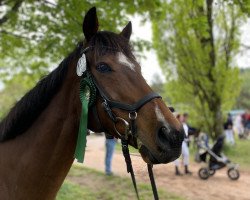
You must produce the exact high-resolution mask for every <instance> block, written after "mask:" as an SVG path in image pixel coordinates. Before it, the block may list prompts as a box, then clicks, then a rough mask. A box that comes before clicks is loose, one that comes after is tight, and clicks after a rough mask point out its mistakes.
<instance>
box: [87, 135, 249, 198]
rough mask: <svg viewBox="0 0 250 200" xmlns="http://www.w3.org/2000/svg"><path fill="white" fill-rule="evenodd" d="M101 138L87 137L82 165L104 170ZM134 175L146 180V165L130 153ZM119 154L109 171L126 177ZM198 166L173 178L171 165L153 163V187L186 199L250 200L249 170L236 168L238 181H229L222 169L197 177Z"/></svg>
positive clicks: (121, 157) (122, 159)
mask: <svg viewBox="0 0 250 200" xmlns="http://www.w3.org/2000/svg"><path fill="white" fill-rule="evenodd" d="M104 153H105V149H104V137H101V136H98V137H96V136H89V137H88V147H87V151H86V156H85V161H84V166H87V167H90V168H94V169H97V170H101V171H103V170H104ZM132 162H133V166H134V170H135V175H136V177H137V180H138V181H142V182H148V183H149V179H148V176H147V168H146V164H145V163H144V161H143V160H142V159H141V158H140V157H139V156H137V155H132ZM125 167H126V166H125V162H124V158H123V156H122V154H120V153H117V152H116V153H115V154H114V159H113V172H114V173H115V174H116V175H119V176H128V177H129V174H127V173H126V168H125ZM199 168H200V165H198V164H196V163H192V165H191V167H190V169H191V170H192V171H193V175H192V176H183V177H176V176H175V175H174V166H173V164H172V163H171V164H168V165H156V166H154V173H155V178H156V183H157V186H159V187H160V188H162V189H164V188H165V189H167V190H168V191H170V192H173V193H175V194H178V195H180V196H183V197H185V198H187V199H188V200H234V199H235V200H236V199H237V200H250V172H249V171H248V172H246V171H240V173H241V177H240V179H239V180H238V181H230V180H229V178H228V177H227V175H226V170H224V169H223V170H220V171H217V172H216V174H215V176H214V177H212V178H210V179H208V180H207V181H203V180H200V179H199V177H198V175H197V171H198V169H199Z"/></svg>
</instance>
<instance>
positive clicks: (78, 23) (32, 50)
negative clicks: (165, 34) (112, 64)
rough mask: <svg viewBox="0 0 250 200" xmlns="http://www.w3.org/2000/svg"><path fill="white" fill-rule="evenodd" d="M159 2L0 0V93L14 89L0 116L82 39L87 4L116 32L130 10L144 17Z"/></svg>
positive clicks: (142, 44)
mask: <svg viewBox="0 0 250 200" xmlns="http://www.w3.org/2000/svg"><path fill="white" fill-rule="evenodd" d="M158 5H159V0H156V1H151V0H136V1H127V0H123V1H116V0H109V1H99V0H86V1H79V0H71V1H67V0H60V1H59V0H54V1H53V0H52V1H51V0H50V1H37V0H27V1H24V0H16V1H5V0H3V1H0V12H1V15H0V44H1V45H0V81H1V82H2V81H4V83H5V87H6V88H5V90H4V91H3V92H1V94H0V96H1V97H2V96H3V95H4V96H8V95H10V94H12V92H10V90H12V88H13V87H14V89H13V92H15V95H11V96H9V97H3V98H5V99H4V100H3V99H2V100H1V111H0V112H1V114H0V116H3V115H4V114H5V113H6V111H7V108H9V106H10V105H12V104H13V103H14V102H15V101H16V100H17V99H19V98H20V97H21V95H23V92H24V91H26V90H27V89H28V88H30V87H31V86H33V85H34V83H35V82H37V81H38V80H39V79H40V77H42V76H43V75H44V74H47V73H48V72H49V71H50V70H51V69H53V68H55V67H56V66H58V64H59V62H60V61H61V60H62V59H63V58H64V57H66V56H67V55H68V54H69V53H70V52H71V51H73V49H74V48H75V46H76V45H77V43H78V42H80V41H82V40H83V39H84V36H83V33H82V21H83V17H84V15H85V13H86V12H87V11H88V9H89V8H91V7H93V6H96V7H97V14H98V17H99V23H100V30H109V31H115V32H119V31H121V29H122V28H123V27H124V26H125V25H126V24H127V23H128V16H129V15H133V14H134V13H137V14H140V15H141V16H144V17H145V18H146V17H147V16H148V15H149V13H150V11H151V9H154V8H156V7H157V6H158ZM132 42H133V43H134V44H135V45H136V48H135V49H136V50H139V51H141V50H142V49H143V48H144V47H149V44H148V43H147V42H146V41H143V40H141V41H132ZM17 77H18V78H17ZM27 82H29V83H28V84H27ZM15 87H16V88H17V89H15ZM21 88H22V89H21Z"/></svg>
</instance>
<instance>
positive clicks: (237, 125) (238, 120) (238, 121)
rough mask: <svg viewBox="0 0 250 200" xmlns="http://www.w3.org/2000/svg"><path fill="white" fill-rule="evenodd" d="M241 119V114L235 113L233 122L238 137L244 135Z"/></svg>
mask: <svg viewBox="0 0 250 200" xmlns="http://www.w3.org/2000/svg"><path fill="white" fill-rule="evenodd" d="M242 121H243V120H242V117H241V115H237V116H236V118H235V122H234V129H235V131H236V132H237V134H238V137H239V138H243V137H244V127H243V123H242Z"/></svg>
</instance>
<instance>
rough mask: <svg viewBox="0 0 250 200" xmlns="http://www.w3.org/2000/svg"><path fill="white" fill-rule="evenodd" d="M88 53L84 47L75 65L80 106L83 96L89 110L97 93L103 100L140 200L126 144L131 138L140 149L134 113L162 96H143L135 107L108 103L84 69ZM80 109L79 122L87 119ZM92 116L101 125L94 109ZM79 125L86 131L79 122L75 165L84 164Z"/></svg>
mask: <svg viewBox="0 0 250 200" xmlns="http://www.w3.org/2000/svg"><path fill="white" fill-rule="evenodd" d="M89 49H90V47H87V48H85V49H84V50H83V51H81V53H82V57H81V58H80V59H79V61H78V64H77V74H78V76H81V82H80V99H81V102H82V104H83V103H85V102H86V101H85V98H84V97H83V96H84V95H85V96H86V94H87V96H88V97H87V99H88V100H89V103H88V107H91V106H92V107H95V106H94V102H95V101H96V96H97V92H99V94H100V97H101V98H102V107H103V109H104V110H105V112H106V113H107V114H108V116H109V118H110V119H111V120H112V121H113V123H114V130H115V132H116V133H117V134H118V135H119V137H120V138H121V145H122V152H123V156H124V159H125V162H126V166H127V172H128V173H130V175H131V179H132V182H133V186H134V189H135V192H136V196H137V199H138V200H139V199H140V198H139V193H138V189H137V185H136V179H135V175H134V170H133V166H132V161H131V157H130V153H129V147H128V141H129V137H132V139H133V141H134V144H135V145H136V146H137V148H138V149H140V147H141V141H140V140H139V138H138V134H137V126H136V119H137V112H138V111H139V109H140V108H142V107H143V106H144V105H145V104H147V103H148V102H150V101H151V100H153V99H155V98H161V96H160V95H159V94H157V93H155V92H152V93H149V94H148V95H146V96H144V97H143V98H142V99H139V100H138V101H137V102H136V103H134V104H126V103H121V102H118V101H113V100H110V99H109V98H108V96H107V95H106V93H105V91H104V90H103V89H102V88H101V87H100V86H99V85H98V83H97V81H96V80H95V77H94V76H93V75H92V73H91V72H90V70H89V69H87V64H86V63H87V62H86V56H85V53H86V52H87V51H88V50H89ZM86 88H87V90H86ZM85 107H86V103H85V104H84V105H83V108H85ZM83 108H82V115H81V118H82V117H84V116H85V115H86V112H85V111H84V109H83ZM113 108H118V109H121V110H125V111H128V118H129V122H127V121H126V120H125V119H123V118H121V117H119V116H116V115H115V113H114V112H113V111H112V109H113ZM85 110H86V109H85ZM94 112H95V114H94V115H95V116H96V117H95V118H97V119H98V123H100V120H99V117H98V113H97V109H96V108H95V109H94ZM83 113H84V114H83ZM85 119H86V118H85ZM81 120H82V119H81ZM119 122H120V123H123V125H124V133H120V132H119V131H118V129H117V127H116V126H117V124H118V123H119ZM82 123H84V128H86V129H87V127H86V122H82V121H80V128H79V134H78V141H77V147H76V153H75V155H77V156H80V159H78V161H83V158H84V156H81V155H79V154H78V153H79V152H82V150H83V151H85V146H86V138H85V140H82V138H83V137H84V133H83V127H82ZM99 126H100V127H102V125H101V124H99ZM104 131H105V130H104ZM85 137H86V136H85ZM79 139H81V140H82V141H79ZM147 166H148V173H149V178H150V182H151V186H152V190H153V194H154V199H155V200H158V199H159V198H158V193H157V188H156V184H155V180H154V174H153V170H152V167H153V166H152V165H150V164H148V165H147Z"/></svg>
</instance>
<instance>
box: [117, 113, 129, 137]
mask: <svg viewBox="0 0 250 200" xmlns="http://www.w3.org/2000/svg"><path fill="white" fill-rule="evenodd" d="M119 121H121V122H123V123H124V125H125V133H124V134H121V133H120V132H119V131H118V130H117V128H116V124H117V122H119ZM114 128H115V132H116V133H117V134H118V135H119V136H120V137H121V138H122V137H124V136H125V138H126V139H127V137H128V131H129V123H128V122H127V121H126V120H125V119H123V118H121V117H116V122H114Z"/></svg>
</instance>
